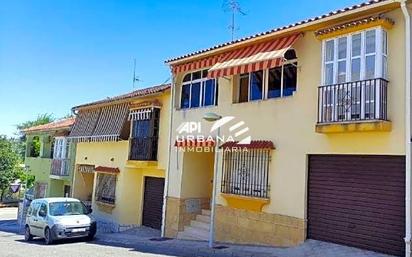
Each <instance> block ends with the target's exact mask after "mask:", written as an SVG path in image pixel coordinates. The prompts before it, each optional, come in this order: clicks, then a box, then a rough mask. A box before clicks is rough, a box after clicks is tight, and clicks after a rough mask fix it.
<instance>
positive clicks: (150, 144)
mask: <svg viewBox="0 0 412 257" xmlns="http://www.w3.org/2000/svg"><path fill="white" fill-rule="evenodd" d="M141 111H143V112H149V113H150V115H145V116H143V115H142V117H145V118H142V119H135V120H132V122H131V126H132V129H131V138H130V153H129V160H140V161H142V160H146V161H148V160H152V161H154V160H157V151H158V150H157V148H158V137H159V121H160V109H158V108H153V109H142V110H141Z"/></svg>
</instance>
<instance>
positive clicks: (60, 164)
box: [50, 159, 70, 176]
mask: <svg viewBox="0 0 412 257" xmlns="http://www.w3.org/2000/svg"><path fill="white" fill-rule="evenodd" d="M69 165H70V160H69V159H53V160H52V165H51V171H50V174H51V175H55V176H69V174H70V169H69Z"/></svg>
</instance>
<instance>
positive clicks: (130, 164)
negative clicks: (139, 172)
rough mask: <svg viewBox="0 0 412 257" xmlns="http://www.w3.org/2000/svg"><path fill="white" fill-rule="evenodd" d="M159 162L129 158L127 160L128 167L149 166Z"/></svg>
mask: <svg viewBox="0 0 412 257" xmlns="http://www.w3.org/2000/svg"><path fill="white" fill-rule="evenodd" d="M157 164H158V162H157V161H138V160H128V161H127V162H126V168H148V167H154V166H157Z"/></svg>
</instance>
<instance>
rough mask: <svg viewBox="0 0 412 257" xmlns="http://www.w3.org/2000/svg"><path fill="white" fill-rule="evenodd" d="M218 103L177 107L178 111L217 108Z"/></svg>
mask: <svg viewBox="0 0 412 257" xmlns="http://www.w3.org/2000/svg"><path fill="white" fill-rule="evenodd" d="M215 107H217V105H208V106H199V107H194V108H175V110H176V111H190V110H205V109H211V108H215Z"/></svg>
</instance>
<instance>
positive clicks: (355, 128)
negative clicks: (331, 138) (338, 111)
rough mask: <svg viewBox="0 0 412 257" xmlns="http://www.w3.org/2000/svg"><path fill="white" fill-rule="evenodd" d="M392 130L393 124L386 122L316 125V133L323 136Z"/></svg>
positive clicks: (370, 121) (347, 122)
mask: <svg viewBox="0 0 412 257" xmlns="http://www.w3.org/2000/svg"><path fill="white" fill-rule="evenodd" d="M391 130H392V122H391V121H385V120H368V121H345V122H331V123H318V124H316V127H315V131H316V132H317V133H322V134H333V133H349V132H370V131H383V132H385V131H386V132H389V131H391Z"/></svg>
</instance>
